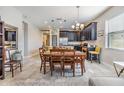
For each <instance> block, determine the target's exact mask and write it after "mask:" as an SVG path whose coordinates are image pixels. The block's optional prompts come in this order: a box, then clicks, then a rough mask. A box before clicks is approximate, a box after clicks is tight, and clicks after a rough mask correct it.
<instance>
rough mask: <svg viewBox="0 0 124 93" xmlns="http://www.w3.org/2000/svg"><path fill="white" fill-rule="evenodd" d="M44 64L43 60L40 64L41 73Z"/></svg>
mask: <svg viewBox="0 0 124 93" xmlns="http://www.w3.org/2000/svg"><path fill="white" fill-rule="evenodd" d="M42 65H43V62H41V66H40V73H41V71H42Z"/></svg>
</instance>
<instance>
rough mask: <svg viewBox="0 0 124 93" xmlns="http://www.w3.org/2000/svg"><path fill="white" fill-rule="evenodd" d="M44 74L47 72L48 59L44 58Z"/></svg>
mask: <svg viewBox="0 0 124 93" xmlns="http://www.w3.org/2000/svg"><path fill="white" fill-rule="evenodd" d="M45 59H46V58H45ZM44 74H46V61H45V60H44Z"/></svg>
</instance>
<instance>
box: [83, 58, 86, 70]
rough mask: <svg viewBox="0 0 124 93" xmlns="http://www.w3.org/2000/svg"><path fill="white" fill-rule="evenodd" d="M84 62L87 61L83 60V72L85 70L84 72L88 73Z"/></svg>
mask: <svg viewBox="0 0 124 93" xmlns="http://www.w3.org/2000/svg"><path fill="white" fill-rule="evenodd" d="M84 61H85V60H83V70H84V72H86V69H85V63H84Z"/></svg>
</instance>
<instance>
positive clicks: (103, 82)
mask: <svg viewBox="0 0 124 93" xmlns="http://www.w3.org/2000/svg"><path fill="white" fill-rule="evenodd" d="M88 83H89V86H124V78H121V77H92V78H89V82H88Z"/></svg>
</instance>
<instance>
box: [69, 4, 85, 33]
mask: <svg viewBox="0 0 124 93" xmlns="http://www.w3.org/2000/svg"><path fill="white" fill-rule="evenodd" d="M76 8H77V21H76V24H74V25H72V26H71V27H72V29H73V30H76V31H81V30H83V29H84V24H81V23H79V22H78V21H79V8H80V6H76Z"/></svg>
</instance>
